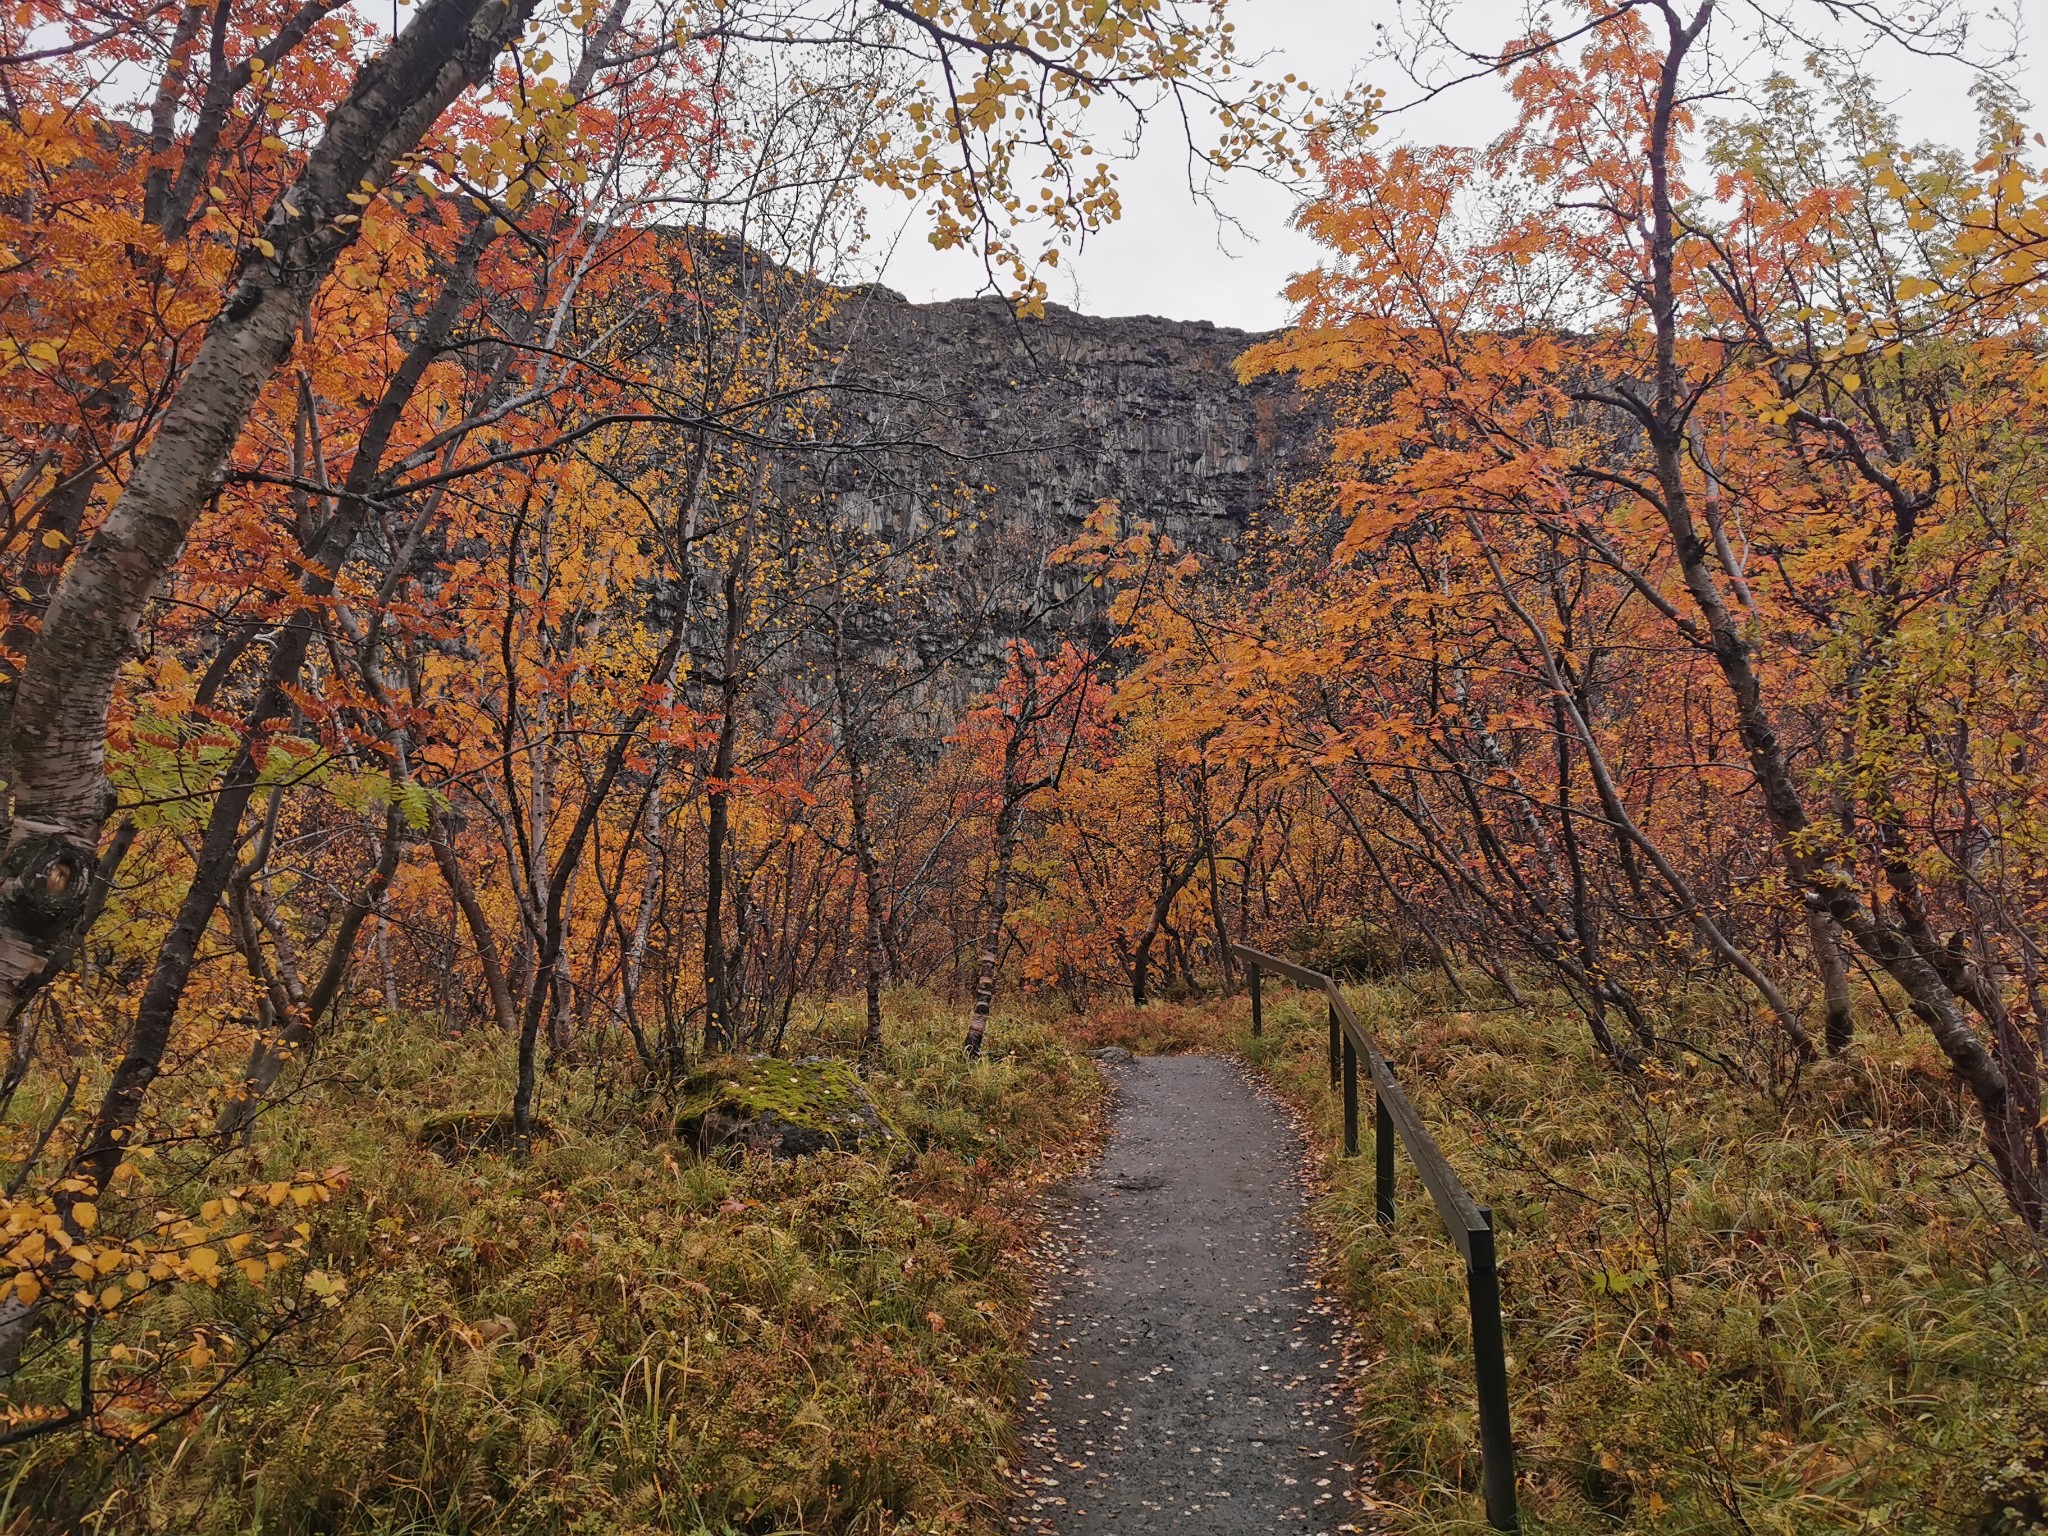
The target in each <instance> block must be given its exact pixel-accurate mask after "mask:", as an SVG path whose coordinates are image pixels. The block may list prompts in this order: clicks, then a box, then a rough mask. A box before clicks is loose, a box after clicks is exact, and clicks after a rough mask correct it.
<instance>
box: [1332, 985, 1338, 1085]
mask: <svg viewBox="0 0 2048 1536" xmlns="http://www.w3.org/2000/svg"><path fill="white" fill-rule="evenodd" d="M1338 1037H1339V1030H1338V1028H1337V1005H1336V1004H1335V1003H1332V1004H1330V1086H1331V1087H1332V1088H1334V1087H1336V1086H1337V1074H1338V1066H1337V1062H1338V1055H1337V1051H1338V1046H1337V1041H1338Z"/></svg>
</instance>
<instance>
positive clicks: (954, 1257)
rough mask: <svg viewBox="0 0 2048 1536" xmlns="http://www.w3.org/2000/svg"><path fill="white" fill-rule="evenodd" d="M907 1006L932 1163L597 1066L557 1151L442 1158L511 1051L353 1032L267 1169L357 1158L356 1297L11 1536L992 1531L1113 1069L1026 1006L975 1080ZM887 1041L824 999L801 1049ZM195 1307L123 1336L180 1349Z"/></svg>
mask: <svg viewBox="0 0 2048 1536" xmlns="http://www.w3.org/2000/svg"><path fill="white" fill-rule="evenodd" d="M891 1014H892V1024H893V1028H892V1032H891V1037H890V1040H889V1042H888V1047H887V1050H886V1053H885V1058H884V1060H883V1062H882V1064H881V1065H880V1067H879V1068H878V1070H876V1071H875V1072H874V1073H873V1074H872V1078H871V1087H872V1089H873V1092H874V1094H875V1097H876V1100H877V1102H878V1103H879V1105H880V1106H881V1107H882V1109H883V1110H884V1112H885V1113H886V1114H888V1116H889V1117H890V1118H891V1120H892V1121H893V1122H894V1123H895V1125H896V1126H897V1127H899V1128H900V1129H901V1130H902V1131H903V1132H904V1133H905V1136H906V1138H907V1140H908V1141H909V1143H910V1144H911V1146H912V1147H913V1148H914V1149H915V1150H914V1151H910V1152H906V1153H899V1155H897V1156H896V1157H894V1158H893V1159H892V1160H891V1161H893V1163H894V1166H890V1165H889V1164H888V1163H884V1162H877V1161H873V1160H870V1159H868V1158H866V1157H861V1156H854V1155H838V1154H832V1155H825V1156H820V1157H816V1158H811V1159H806V1160H803V1161H801V1162H797V1163H793V1164H783V1165H771V1164H769V1163H767V1162H765V1161H762V1160H759V1159H754V1160H751V1161H745V1162H732V1163H729V1162H725V1161H719V1160H709V1159H707V1160H698V1159H696V1158H694V1157H692V1156H690V1155H689V1154H688V1153H687V1151H686V1150H685V1149H683V1148H682V1147H681V1146H679V1145H678V1144H677V1143H676V1142H674V1141H673V1140H672V1139H671V1138H670V1137H669V1135H668V1134H667V1129H666V1121H665V1118H664V1115H663V1113H662V1111H661V1110H660V1107H659V1106H657V1105H652V1104H644V1105H636V1104H629V1103H622V1102H619V1101H616V1100H609V1099H606V1098H604V1097H602V1096H601V1095H599V1094H597V1093H596V1091H595V1090H594V1088H593V1084H592V1082H591V1080H590V1078H589V1077H588V1075H587V1074H575V1073H571V1074H564V1075H562V1076H560V1077H557V1078H554V1079H551V1080H550V1081H549V1082H548V1084H547V1094H546V1097H547V1100H548V1103H547V1114H548V1116H549V1119H550V1122H551V1124H552V1126H553V1127H554V1131H555V1134H554V1135H553V1136H552V1137H550V1138H547V1139H544V1140H543V1141H542V1142H541V1143H540V1144H539V1145H538V1146H537V1147H536V1149H535V1151H534V1153H533V1155H532V1157H531V1158H530V1160H527V1161H519V1160H516V1159H512V1158H508V1157H504V1156H498V1155H493V1154H480V1155H476V1156H472V1157H467V1158H462V1157H456V1158H455V1159H454V1160H452V1161H450V1160H444V1159H443V1158H442V1157H440V1156H435V1155H430V1154H428V1153H426V1152H424V1151H423V1150H422V1149H421V1148H420V1147H419V1146H418V1144H417V1142H416V1140H415V1133H416V1132H417V1130H418V1128H419V1127H420V1125H421V1124H422V1123H423V1122H425V1121H427V1120H429V1119H430V1118H432V1117H433V1116H436V1115H446V1114H449V1113H453V1112H461V1111H468V1110H482V1111H486V1112H491V1111H495V1110H496V1109H497V1108H498V1107H499V1104H500V1101H501V1100H502V1099H503V1097H504V1096H505V1092H506V1082H507V1079H506V1072H505V1062H504V1060H503V1059H502V1058H503V1053H502V1052H501V1051H500V1050H498V1049H497V1045H496V1042H489V1043H480V1042H478V1041H476V1040H469V1041H458V1042H446V1041H438V1040H433V1039H430V1038H425V1037H424V1036H423V1035H422V1034H421V1033H420V1032H418V1031H415V1030H412V1029H410V1028H409V1027H407V1026H405V1025H403V1024H400V1023H397V1022H394V1021H384V1020H376V1019H372V1020H368V1021H358V1022H356V1023H354V1024H351V1025H350V1026H348V1027H347V1029H346V1030H345V1031H343V1032H341V1033H339V1034H337V1035H336V1036H335V1037H333V1038H330V1040H329V1041H328V1042H327V1043H326V1045H325V1046H324V1048H323V1054H322V1056H321V1058H320V1067H321V1070H322V1072H323V1073H324V1074H325V1075H326V1077H327V1079H328V1081H327V1083H326V1084H325V1086H324V1087H322V1088H320V1089H319V1090H317V1091H315V1092H313V1093H310V1094H308V1095H306V1096H305V1097H304V1098H303V1099H301V1100H300V1101H299V1102H298V1103H297V1104H295V1105H294V1106H292V1107H290V1108H286V1109H283V1110H280V1111H279V1112H278V1113H276V1114H275V1115H274V1116H272V1117H271V1118H270V1119H268V1120H267V1121H266V1123H265V1125H264V1128H263V1129H262V1131H261V1132H260V1133H259V1135H258V1138H257V1143H256V1158H255V1160H256V1161H258V1162H260V1164H261V1165H262V1166H263V1167H264V1168H266V1169H273V1170H274V1169H288V1168H291V1167H322V1166H326V1165H328V1164H333V1163H341V1164H345V1165H346V1166H347V1167H348V1168H349V1170H350V1173H351V1180H352V1182H351V1186H350V1189H349V1192H348V1194H347V1195H346V1196H345V1197H344V1198H343V1199H342V1200H340V1201H337V1202H336V1203H335V1204H334V1205H331V1206H329V1207H326V1208H324V1210H323V1211H322V1213H321V1221H320V1224H319V1226H318V1227H317V1229H316V1240H317V1252H316V1254H315V1257H316V1258H317V1260H318V1261H319V1262H320V1263H321V1264H323V1265H324V1266H325V1267H326V1268H328V1269H329V1270H331V1271H333V1272H336V1273H339V1274H342V1275H344V1276H346V1277H347V1278H348V1280H349V1283H350V1291H349V1294H348V1297H347V1300H346V1301H345V1303H344V1304H343V1305H342V1306H341V1307H339V1308H338V1309H336V1310H334V1311H333V1312H331V1313H330V1314H328V1315H327V1316H325V1317H324V1318H323V1319H322V1320H320V1321H319V1322H317V1323H316V1324H313V1325H310V1326H308V1327H306V1328H304V1329H302V1330H301V1331H300V1332H299V1333H297V1334H295V1335H294V1336H293V1337H292V1338H291V1339H290V1340H289V1341H288V1345H287V1347H286V1349H285V1350H284V1351H283V1353H282V1355H281V1356H279V1357H277V1358H273V1359H271V1360H269V1361H268V1362H266V1363H263V1364H260V1365H259V1366H257V1367H256V1368H255V1370H253V1371H252V1372H251V1373H250V1374H249V1375H247V1376H246V1377H244V1378H243V1379H241V1380H240V1381H238V1382H237V1383H235V1384H234V1385H233V1386H232V1387H231V1388H230V1389H229V1390H227V1391H225V1392H224V1393H223V1394H222V1395H221V1396H220V1397H218V1398H217V1399H216V1400H215V1401H214V1402H213V1403H212V1404H210V1405H209V1406H208V1407H207V1408H206V1409H205V1410H203V1411H201V1412H199V1413H196V1414H194V1415H192V1416H190V1417H189V1418H187V1419H185V1420H183V1421H181V1422H179V1423H175V1424H173V1425H172V1426H171V1428H170V1429H169V1430H168V1431H167V1432H165V1433H164V1434H162V1435H160V1436H159V1437H157V1439H156V1440H155V1441H153V1442H151V1443H150V1444H148V1445H146V1446H144V1447H142V1448H141V1450H140V1451H139V1452H137V1453H135V1454H134V1455H132V1456H128V1455H117V1454H115V1453H114V1452H113V1451H112V1450H111V1448H109V1447H108V1446H106V1445H105V1444H104V1443H100V1442H95V1441H91V1440H82V1439H77V1438H67V1437H51V1438H49V1439H45V1440H43V1441H38V1442H35V1443H33V1444H32V1445H31V1446H30V1447H28V1448H26V1449H24V1450H19V1451H17V1452H15V1453H13V1457H14V1460H13V1464H12V1466H11V1467H0V1497H4V1499H5V1501H6V1502H5V1503H4V1505H0V1530H6V1531H9V1532H13V1531H27V1530H40V1529H47V1528H50V1527H51V1526H53V1525H55V1524H58V1523H60V1522H73V1523H75V1524H76V1525H77V1526H79V1527H82V1528H86V1529H96V1530H102V1531H109V1532H111V1531H121V1532H140V1531H177V1532H181V1533H185V1532H190V1533H195V1536H228V1533H247V1536H254V1533H257V1532H262V1533H266V1536H268V1533H302V1532H303V1533H312V1532H321V1533H330V1532H331V1533H364V1536H368V1533H376V1536H398V1533H401V1532H404V1533H420V1536H425V1533H429V1532H432V1533H435V1536H456V1533H468V1532H492V1533H529V1532H530V1533H592V1536H595V1533H600V1532H602V1533H607V1536H609V1533H623V1536H631V1533H639V1532H648V1533H653V1532H662V1533H670V1532H691V1533H694V1532H728V1531H734V1532H741V1531H743V1532H750V1533H768V1532H784V1531H788V1532H798V1531H802V1532H813V1531H820V1532H821V1531H832V1532H848V1533H876V1536H881V1533H906V1536H907V1533H933V1536H938V1533H974V1532H992V1531H995V1530H997V1529H999V1528H1000V1526H1001V1510H1002V1504H1003V1500H1004V1498H1005V1494H1006V1473H1007V1456H1008V1454H1009V1451H1010V1447H1011V1445H1012V1415H1013V1412H1014V1408H1015V1404H1016V1399H1017V1393H1018V1390H1019V1385H1020V1382H1021V1380H1022V1374H1023V1372H1022V1366H1023V1351H1024V1348H1025V1345H1024V1330H1025V1323H1026V1319H1027V1316H1028V1309H1029V1301H1030V1296H1029V1277H1028V1275H1027V1273H1026V1272H1025V1270H1024V1268H1023V1266H1022V1264H1021V1259H1020V1255H1021V1250H1022V1249H1023V1247H1024V1246H1025V1244H1026V1242H1027V1240H1028V1237H1029V1228H1030V1202H1031V1199H1032V1196H1033V1193H1034V1191H1035V1190H1036V1189H1037V1188H1038V1187H1039V1186H1040V1185H1042V1184H1043V1183H1044V1182H1046V1181H1047V1180H1049V1179H1052V1178H1055V1177H1058V1176H1059V1175H1061V1174H1062V1173H1063V1172H1064V1171H1065V1170H1066V1169H1068V1168H1069V1167H1071V1166H1072V1162H1073V1159H1074V1157H1075V1156H1076V1155H1077V1149H1078V1148H1080V1147H1082V1146H1085V1144H1086V1142H1087V1140H1088V1137H1089V1133H1090V1128H1091V1127H1092V1125H1093V1122H1094V1118H1095V1112H1096V1109H1097V1105H1098V1097H1099V1084H1098V1078H1097V1076H1096V1074H1095V1072H1094V1070H1093V1068H1092V1066H1091V1065H1090V1064H1089V1063H1086V1062H1084V1061H1080V1060H1078V1059H1077V1058H1076V1057H1075V1056H1074V1054H1073V1053H1072V1051H1071V1050H1070V1048H1069V1047H1068V1046H1067V1045H1066V1044H1065V1043H1064V1042H1063V1041H1062V1040H1060V1039H1059V1038H1058V1037H1057V1036H1056V1035H1055V1034H1053V1033H1052V1032H1050V1031H1049V1030H1048V1029H1047V1028H1045V1027H1044V1026H1043V1025H1042V1024H1041V1023H1039V1022H1035V1021H1034V1020H1032V1019H1030V1018H1027V1017H1019V1016H1014V1015H1013V1016H1008V1017H1000V1018H998V1020H997V1021H996V1024H995V1026H994V1028H993V1029H992V1031H991V1041H992V1043H993V1044H994V1045H995V1046H996V1047H997V1048H998V1050H999V1051H1001V1052H1002V1054H1001V1055H1000V1056H998V1057H997V1058H995V1059H992V1060H987V1061H984V1062H982V1063H980V1064H978V1065H972V1066H970V1065H969V1064H967V1063H966V1062H965V1060H964V1059H963V1058H962V1057H961V1055H960V1052H959V1049H958V1035H959V1032H960V1029H961V1021H960V1019H959V1018H958V1017H956V1016H955V1014H954V1012H953V1011H952V1010H949V1009H945V1008H942V1007H939V1006H938V1005H936V1004H933V1003H931V1002H929V1001H927V1000H924V999H921V998H917V997H912V996H902V997H897V998H893V999H892V1004H891ZM858 1027H859V1021H858V1019H857V1018H856V1017H855V1016H854V1014H853V1013H852V1012H851V1011H848V1010H841V1009H837V1008H834V1009H829V1010H827V1011H826V1012H825V1013H824V1014H823V1015H822V1016H821V1018H820V1020H819V1022H818V1024H817V1026H816V1030H815V1031H814V1032H813V1034H812V1035H811V1037H809V1038H807V1039H806V1040H804V1041H802V1042H799V1048H800V1049H802V1050H806V1051H816V1050H834V1049H841V1048H847V1047H845V1046H844V1045H843V1044H842V1043H843V1042H851V1041H852V1040H853V1039H855V1038H856V1037H857V1032H858ZM235 1176H236V1177H244V1176H246V1175H244V1174H240V1173H237V1174H236V1175H235ZM220 1294H221V1295H223V1296H224V1295H226V1294H227V1288H224V1289H223V1292H222V1293H220ZM188 1304H189V1303H183V1302H178V1303H174V1302H173V1301H172V1300H169V1299H167V1300H166V1301H165V1302H164V1303H162V1307H163V1308H164V1309H165V1310H164V1311H163V1313H162V1314H161V1315H158V1316H156V1317H154V1318H152V1317H150V1316H148V1315H147V1306H146V1305H144V1306H138V1307H137V1308H136V1309H135V1312H136V1315H135V1316H134V1317H132V1318H130V1319H129V1320H128V1322H127V1326H128V1328H129V1329H130V1330H131V1331H134V1332H136V1333H137V1334H138V1336H139V1335H141V1334H146V1333H147V1332H148V1330H149V1329H150V1328H152V1327H156V1328H161V1329H162V1330H163V1331H164V1333H165V1334H166V1335H174V1334H175V1333H176V1331H177V1329H178V1327H179V1326H180V1325H181V1324H182V1323H183V1322H185V1321H187V1319H184V1318H182V1317H177V1316H172V1315H169V1309H170V1308H171V1307H172V1306H173V1305H188Z"/></svg>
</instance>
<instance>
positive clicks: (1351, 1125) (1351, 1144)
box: [1344, 1034, 1358, 1157]
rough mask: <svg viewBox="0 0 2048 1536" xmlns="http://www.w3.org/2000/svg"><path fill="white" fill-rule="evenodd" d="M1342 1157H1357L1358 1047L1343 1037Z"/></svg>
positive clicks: (1346, 1037)
mask: <svg viewBox="0 0 2048 1536" xmlns="http://www.w3.org/2000/svg"><path fill="white" fill-rule="evenodd" d="M1344 1155H1345V1156H1346V1157H1356V1156H1358V1047H1357V1046H1355V1045H1353V1044H1352V1043H1351V1036H1350V1035H1349V1034H1346V1035H1345V1036H1344Z"/></svg>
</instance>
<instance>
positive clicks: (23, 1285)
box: [14, 1269, 43, 1306]
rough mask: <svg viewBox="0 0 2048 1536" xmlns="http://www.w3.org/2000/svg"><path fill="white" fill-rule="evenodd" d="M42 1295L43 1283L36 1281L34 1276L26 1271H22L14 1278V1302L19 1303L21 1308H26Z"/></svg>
mask: <svg viewBox="0 0 2048 1536" xmlns="http://www.w3.org/2000/svg"><path fill="white" fill-rule="evenodd" d="M42 1294H43V1282H42V1281H40V1280H38V1279H37V1278H36V1277H35V1276H34V1275H32V1274H30V1273H29V1272H28V1271H27V1270H25V1269H24V1270H23V1271H22V1272H21V1273H20V1274H18V1275H16V1276H15V1277H14V1299H15V1300H16V1301H19V1302H20V1303H21V1304H22V1305H23V1306H28V1305H29V1304H30V1303H32V1302H33V1301H34V1300H35V1299H36V1298H37V1297H38V1296H40V1295H42Z"/></svg>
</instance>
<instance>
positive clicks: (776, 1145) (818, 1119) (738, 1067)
mask: <svg viewBox="0 0 2048 1536" xmlns="http://www.w3.org/2000/svg"><path fill="white" fill-rule="evenodd" d="M676 1135H677V1136H679V1137H680V1138H682V1139H683V1140H684V1141H687V1142H688V1143H690V1145H691V1146H693V1147H695V1148H696V1149H697V1150H698V1151H699V1152H710V1151H713V1150H714V1149H716V1148H719V1147H743V1148H746V1149H747V1150H749V1151H755V1152H766V1153H768V1154H770V1155H771V1156H773V1157H778V1158H793V1157H806V1156H808V1155H810V1154H811V1153H813V1152H827V1151H830V1152H851V1151H855V1150H857V1149H863V1148H865V1149H868V1150H873V1151H881V1152H887V1151H888V1150H889V1149H890V1148H892V1147H893V1146H895V1145H896V1144H897V1142H898V1141H899V1137H898V1135H897V1132H896V1129H895V1127H893V1126H891V1125H890V1124H889V1122H888V1120H887V1119H886V1118H885V1117H884V1116H883V1114H882V1112H881V1111H880V1110H878V1109H877V1108H875V1102H874V1100H873V1099H871V1098H869V1097H868V1091H867V1089H866V1088H865V1087H863V1086H862V1085H861V1080H860V1078H859V1076H858V1075H857V1074H856V1073H855V1072H854V1070H853V1068H852V1067H850V1066H848V1065H847V1064H846V1063H845V1062H843V1061H834V1060H831V1059H829V1058H825V1057H809V1058H806V1059H805V1060H802V1061H778V1060H777V1059H775V1058H774V1057H772V1056H736V1057H728V1058H726V1059H724V1060H721V1061H713V1062H707V1063H706V1064H705V1065H704V1067H703V1068H702V1069H701V1070H700V1071H698V1072H696V1073H694V1074H692V1076H691V1077H690V1079H689V1081H688V1082H686V1083H684V1084H683V1102H682V1106H681V1108H679V1109H678V1110H677V1112H676Z"/></svg>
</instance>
